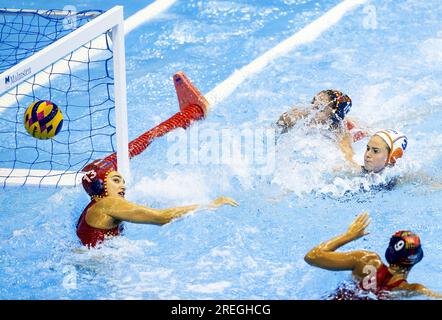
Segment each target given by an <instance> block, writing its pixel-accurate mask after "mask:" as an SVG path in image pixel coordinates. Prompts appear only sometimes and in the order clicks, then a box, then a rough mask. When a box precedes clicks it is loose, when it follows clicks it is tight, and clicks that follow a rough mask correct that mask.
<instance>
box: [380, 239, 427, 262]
mask: <svg viewBox="0 0 442 320" xmlns="http://www.w3.org/2000/svg"><path fill="white" fill-rule="evenodd" d="M423 257H424V251H423V250H422V246H421V241H420V238H419V236H418V235H417V234H415V233H413V232H411V231H398V232H396V233H395V234H394V235H393V236H392V237H391V239H390V244H389V245H388V248H387V251H385V258H386V259H387V261H388V263H389V264H393V265H399V266H402V267H407V268H411V267H412V266H414V265H415V264H416V263H418V262H420V261H421V260H422V258H423Z"/></svg>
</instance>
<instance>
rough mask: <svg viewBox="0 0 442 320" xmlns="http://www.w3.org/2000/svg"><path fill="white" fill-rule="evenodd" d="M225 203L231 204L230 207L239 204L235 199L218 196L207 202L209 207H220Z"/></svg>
mask: <svg viewBox="0 0 442 320" xmlns="http://www.w3.org/2000/svg"><path fill="white" fill-rule="evenodd" d="M227 204H228V205H230V206H232V207H237V206H238V205H239V204H238V203H237V202H236V201H235V200H233V199H231V198H228V197H219V198H217V199H215V200H213V201H212V202H211V203H210V204H209V208H219V207H221V206H223V205H227Z"/></svg>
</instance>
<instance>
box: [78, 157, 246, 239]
mask: <svg viewBox="0 0 442 320" xmlns="http://www.w3.org/2000/svg"><path fill="white" fill-rule="evenodd" d="M83 171H84V172H85V175H84V176H83V179H82V183H83V187H84V189H85V191H86V192H87V193H88V194H89V196H90V197H91V202H90V203H89V204H88V206H87V207H86V208H85V209H84V211H83V213H82V214H81V216H80V219H79V220H78V223H77V235H78V237H79V238H80V240H81V242H82V243H83V245H85V246H87V247H95V246H96V245H97V244H99V243H100V242H102V241H104V240H105V238H107V237H112V236H118V235H120V233H121V232H122V228H123V226H122V222H123V221H128V222H133V223H145V224H156V225H163V224H166V223H168V222H170V221H172V220H173V219H175V218H178V217H181V216H182V215H184V214H186V213H189V212H192V211H195V210H197V209H205V208H206V209H209V208H217V207H220V206H222V205H225V204H228V205H231V206H237V205H238V204H237V203H236V202H235V201H234V200H232V199H230V198H227V197H220V198H218V199H216V200H215V201H213V202H212V203H211V204H209V205H208V206H200V205H190V206H184V207H176V208H169V209H163V210H159V209H153V208H148V207H144V206H141V205H137V204H135V203H132V202H129V201H127V200H125V199H124V196H125V192H126V188H125V181H124V179H123V177H122V176H121V174H120V173H118V172H117V171H116V168H115V166H114V163H113V162H112V161H108V162H105V161H100V160H96V161H94V162H92V163H91V164H89V165H87V166H86V167H85V168H84V169H83Z"/></svg>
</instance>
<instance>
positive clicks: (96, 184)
mask: <svg viewBox="0 0 442 320" xmlns="http://www.w3.org/2000/svg"><path fill="white" fill-rule="evenodd" d="M90 188H91V191H92V192H93V193H94V194H102V193H103V192H104V181H103V180H101V179H99V178H98V179H94V180H93V181H92V183H91V187H90Z"/></svg>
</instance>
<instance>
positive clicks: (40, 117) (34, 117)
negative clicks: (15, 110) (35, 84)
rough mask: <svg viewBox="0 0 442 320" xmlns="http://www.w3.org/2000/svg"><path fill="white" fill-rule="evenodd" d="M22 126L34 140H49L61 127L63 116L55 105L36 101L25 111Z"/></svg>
mask: <svg viewBox="0 0 442 320" xmlns="http://www.w3.org/2000/svg"><path fill="white" fill-rule="evenodd" d="M24 124H25V129H26V131H27V132H28V133H29V134H30V135H31V136H33V137H34V138H37V139H42V140H45V139H50V138H53V137H55V136H56V135H57V134H58V133H59V132H60V130H61V128H62V127H63V114H62V113H61V110H60V108H59V107H57V105H56V104H55V103H53V102H51V101H47V100H37V101H34V102H33V103H31V105H30V106H29V107H28V109H27V110H26V112H25V116H24Z"/></svg>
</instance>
